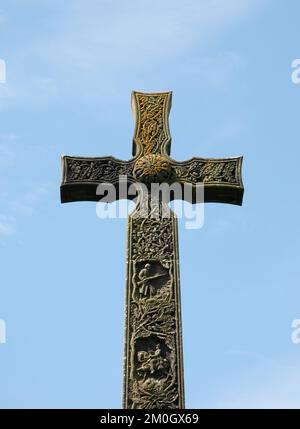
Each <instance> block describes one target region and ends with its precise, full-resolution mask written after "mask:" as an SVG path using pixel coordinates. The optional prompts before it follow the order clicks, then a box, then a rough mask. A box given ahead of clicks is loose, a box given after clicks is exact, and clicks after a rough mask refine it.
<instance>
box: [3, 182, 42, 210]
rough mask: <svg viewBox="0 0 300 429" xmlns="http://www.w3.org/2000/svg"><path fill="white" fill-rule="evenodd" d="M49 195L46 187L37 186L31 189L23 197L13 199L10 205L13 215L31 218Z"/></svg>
mask: <svg viewBox="0 0 300 429" xmlns="http://www.w3.org/2000/svg"><path fill="white" fill-rule="evenodd" d="M48 194H49V186H48V185H37V186H34V187H32V188H31V189H30V190H29V191H27V192H26V193H25V194H24V195H22V196H20V197H19V198H17V199H15V200H14V201H13V202H12V203H11V208H12V210H13V212H14V213H16V214H18V215H22V216H33V215H35V214H36V213H37V212H38V206H39V204H40V203H41V201H42V200H43V198H45V197H46V196H47V195H48Z"/></svg>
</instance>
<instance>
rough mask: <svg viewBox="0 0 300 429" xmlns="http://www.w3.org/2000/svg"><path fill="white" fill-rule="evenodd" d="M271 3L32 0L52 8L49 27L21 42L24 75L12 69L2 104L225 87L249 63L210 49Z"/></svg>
mask: <svg viewBox="0 0 300 429" xmlns="http://www.w3.org/2000/svg"><path fill="white" fill-rule="evenodd" d="M265 2H266V0H260V1H258V0H243V1H241V0H202V1H201V2H196V1H194V0H187V1H185V2H182V1H181V0H172V1H163V2H162V1H160V0H131V1H127V2H124V1H123V0H114V1H113V2H111V1H108V0H101V1H96V0H91V1H90V2H89V4H88V5H87V3H86V1H84V0H77V1H76V2H72V6H70V4H69V3H64V2H58V1H55V0H54V1H52V2H50V1H49V2H47V1H46V2H44V3H43V4H42V6H41V2H37V1H36V0H35V1H34V0H30V1H28V0H27V3H28V4H30V5H31V7H33V6H34V5H36V8H39V11H40V13H43V8H44V7H46V6H47V7H50V8H51V14H50V13H49V14H48V15H49V23H48V24H47V29H46V30H45V31H44V30H43V29H40V28H39V35H38V37H36V38H30V39H27V38H25V39H24V41H23V40H22V39H20V41H19V42H18V43H19V44H18V46H16V47H15V49H16V52H17V53H16V58H21V59H22V61H23V62H24V64H22V67H20V68H19V69H18V70H16V66H15V65H10V71H11V73H10V74H11V76H10V79H11V82H13V83H10V85H9V82H8V84H7V85H6V88H0V90H1V93H0V99H1V98H2V100H3V102H2V103H4V105H5V106H7V105H9V103H12V104H16V103H22V104H24V103H25V102H27V103H28V102H30V103H38V104H40V103H47V102H49V101H51V100H53V99H55V100H56V99H57V98H58V96H61V95H64V96H65V97H66V96H67V97H69V98H74V97H76V98H77V97H78V98H81V99H82V100H83V101H84V100H85V99H88V100H93V99H95V98H96V99H98V97H99V96H100V94H101V97H102V98H103V96H104V95H105V94H106V95H108V94H109V95H110V96H112V95H118V94H119V92H120V91H122V90H124V91H126V92H127V91H128V87H129V88H131V89H133V88H135V89H143V88H144V89H146V90H151V89H157V87H158V86H162V87H165V85H166V82H168V84H169V85H174V83H175V82H177V81H178V80H182V79H184V77H189V78H192V79H195V81H196V82H199V81H201V80H204V81H205V82H208V83H210V84H212V85H216V84H217V85H220V84H221V85H222V84H224V81H226V79H228V77H230V75H231V74H232V73H234V72H235V70H236V69H237V68H238V67H240V66H241V65H242V64H243V61H244V59H241V56H240V55H239V54H238V53H235V52H225V53H224V52H221V53H217V54H216V55H214V56H210V57H207V55H206V53H205V49H206V48H207V47H209V46H210V44H211V43H212V42H213V41H214V40H216V38H218V37H220V36H221V35H223V34H224V32H226V31H227V30H228V29H229V28H232V27H233V26H235V25H236V24H237V23H240V22H241V21H246V20H247V19H249V18H250V17H251V16H252V15H253V14H254V13H255V12H256V11H257V10H258V9H261V8H262V7H263V6H264V4H265ZM49 28H51V31H49ZM18 52H19V54H18ZM25 54H26V55H25ZM19 61H21V60H19ZM44 70H47V75H44V73H43V71H44ZM24 71H26V72H24ZM22 73H23V74H22ZM30 76H31V77H30ZM150 86H151V87H152V88H149V87H150ZM145 87H146V88H145ZM158 89H159V88H158Z"/></svg>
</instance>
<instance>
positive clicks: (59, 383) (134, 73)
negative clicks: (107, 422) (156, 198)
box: [0, 0, 300, 408]
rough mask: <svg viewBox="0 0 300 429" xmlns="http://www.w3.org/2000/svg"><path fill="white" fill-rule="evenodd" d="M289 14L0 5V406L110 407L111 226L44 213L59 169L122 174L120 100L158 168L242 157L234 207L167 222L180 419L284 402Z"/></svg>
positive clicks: (291, 387)
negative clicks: (152, 107)
mask: <svg viewBox="0 0 300 429" xmlns="http://www.w3.org/2000/svg"><path fill="white" fill-rule="evenodd" d="M299 14H300V5H299V2H298V1H296V0H287V1H282V0H281V1H280V0H276V1H270V0H269V1H268V0H259V1H258V0H211V1H208V0H203V1H201V2H197V1H195V0H194V1H185V2H182V1H179V0H172V1H169V0H165V1H163V2H162V1H156V0H141V1H137V0H131V1H126V2H124V1H121V0H113V1H112V0H111V1H108V0H99V1H96V0H89V1H83V0H75V1H72V2H61V1H58V0H51V1H50V0H42V1H41V0H39V1H37V0H9V1H8V0H2V2H1V5H0V58H1V59H4V60H5V62H6V66H7V82H6V84H0V195H1V199H0V254H1V259H0V260H1V272H0V319H3V320H4V321H5V323H6V330H7V332H6V335H7V338H6V343H5V344H0V407H10V408H15V407H22V408H28V407H95V408H105V407H108V408H118V407H120V406H121V397H122V361H123V334H124V329H123V327H124V320H123V314H124V313H123V312H124V297H125V250H126V220H125V219H110V220H104V219H98V218H97V216H96V207H95V203H76V204H75V203H74V204H65V205H61V204H60V196H59V185H60V179H61V166H60V155H61V154H70V155H82V156H84V155H86V156H102V155H103V156H104V155H114V156H116V157H118V158H121V159H129V157H130V155H131V141H132V135H133V118H132V114H131V108H130V96H131V91H132V90H133V89H135V90H141V91H145V92H147V91H160V90H172V91H173V107H172V111H171V115H170V126H171V133H172V157H174V158H175V159H178V160H184V159H188V158H190V157H192V156H212V157H224V156H237V155H244V164H243V181H244V185H245V195H244V204H243V206H242V207H237V206H230V205H221V204H219V205H218V204H209V205H206V207H205V223H204V226H203V228H202V229H199V230H193V229H191V230H187V229H185V228H184V221H180V222H179V240H180V241H179V245H180V258H181V260H180V262H181V287H182V290H181V293H182V311H183V332H184V339H183V341H184V364H185V390H186V406H187V407H195V408H201V407H213V408H214V407H217V408H218V407H225V408H226V407H275V408H276V407H296V408H299V404H300V387H299V386H300V344H293V343H292V341H291V333H292V329H291V323H292V321H293V320H294V319H299V318H300V274H299V238H300V237H299V235H300V234H299V233H300V228H299V212H300V204H299V198H298V191H299V189H298V182H299V175H298V171H299V164H298V159H299V155H300V151H299V144H298V140H299V99H300V84H299V85H296V84H294V83H293V82H292V80H291V73H292V69H291V63H292V61H293V60H294V59H296V58H300V44H299Z"/></svg>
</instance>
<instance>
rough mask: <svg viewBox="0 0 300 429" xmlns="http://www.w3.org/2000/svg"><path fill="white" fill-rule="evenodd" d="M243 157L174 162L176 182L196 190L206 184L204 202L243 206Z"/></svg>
mask: <svg viewBox="0 0 300 429" xmlns="http://www.w3.org/2000/svg"><path fill="white" fill-rule="evenodd" d="M242 161H243V157H237V158H224V159H222V158H221V159H217V158H210V159H205V158H196V157H194V158H191V159H190V160H188V161H183V162H176V161H172V168H173V169H174V170H175V175H176V180H177V181H178V182H180V183H181V184H184V183H188V184H190V185H191V186H192V187H193V193H192V195H193V197H192V198H193V200H192V201H190V202H193V203H194V202H195V189H196V185H197V184H199V183H203V184H204V202H215V203H228V204H236V205H242V201H243V193H244V187H243V182H242V175H241V167H242Z"/></svg>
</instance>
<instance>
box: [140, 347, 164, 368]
mask: <svg viewBox="0 0 300 429" xmlns="http://www.w3.org/2000/svg"><path fill="white" fill-rule="evenodd" d="M138 361H139V362H140V363H141V365H140V366H139V367H138V368H137V371H138V372H150V374H153V373H154V372H155V371H159V370H162V369H164V368H165V367H166V364H167V359H166V358H163V357H162V354H161V346H160V344H159V343H158V344H156V346H155V350H152V351H149V352H145V351H141V352H139V353H138Z"/></svg>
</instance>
